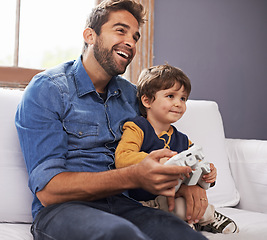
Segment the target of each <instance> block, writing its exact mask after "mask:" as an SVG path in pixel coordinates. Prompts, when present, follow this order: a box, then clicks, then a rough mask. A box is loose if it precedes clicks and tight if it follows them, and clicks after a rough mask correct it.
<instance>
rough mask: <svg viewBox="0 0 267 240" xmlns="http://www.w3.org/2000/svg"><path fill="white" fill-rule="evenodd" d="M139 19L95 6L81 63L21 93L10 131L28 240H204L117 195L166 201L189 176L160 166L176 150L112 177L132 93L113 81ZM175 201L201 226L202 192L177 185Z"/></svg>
mask: <svg viewBox="0 0 267 240" xmlns="http://www.w3.org/2000/svg"><path fill="white" fill-rule="evenodd" d="M143 17H144V13H143V7H142V5H141V4H139V3H136V2H134V1H132V0H119V1H118V0H117V1H116V0H107V1H104V2H102V3H101V4H100V5H98V6H97V7H96V8H95V9H94V10H93V12H92V14H91V16H90V17H89V20H88V23H87V27H86V29H85V30H84V34H83V36H84V42H85V44H84V50H83V54H82V56H81V58H79V59H78V60H77V61H71V62H68V63H65V64H62V65H60V66H58V67H56V68H53V69H50V70H47V71H45V72H43V73H41V74H39V75H37V76H35V77H34V78H33V80H32V81H31V83H30V84H29V86H28V87H27V89H26V91H25V94H24V97H23V99H22V102H21V104H20V105H19V107H18V111H17V114H16V126H17V129H18V133H19V138H20V143H21V147H22V152H23V154H24V158H25V162H26V165H27V169H28V172H29V187H30V189H31V190H32V192H33V194H34V200H33V206H32V208H33V209H32V211H33V217H34V223H33V227H32V233H33V236H34V238H35V239H64V240H66V239H75V240H77V239H116V240H117V239H176V238H177V239H205V238H204V237H203V236H202V235H200V234H199V233H197V232H194V231H193V230H192V229H190V228H189V227H188V226H187V225H186V224H185V223H184V222H183V221H181V220H180V219H178V218H176V217H174V216H172V215H170V214H169V213H164V212H163V211H159V210H155V209H150V208H146V207H142V206H141V205H140V204H139V203H137V202H136V201H134V200H132V199H130V198H128V197H127V196H126V195H127V194H126V193H123V192H125V191H126V190H127V189H133V188H141V187H142V188H144V189H145V190H147V191H150V192H151V193H154V194H161V195H165V196H168V197H170V199H171V200H173V199H174V186H175V185H176V184H177V179H178V177H179V174H181V173H183V174H187V173H189V172H190V169H188V168H186V167H184V168H182V167H178V166H177V167H173V166H172V167H169V166H162V165H161V164H159V163H158V162H157V161H158V160H159V159H160V158H162V157H171V156H172V155H173V152H171V151H168V150H167V149H165V150H160V151H155V152H153V153H151V154H150V155H149V156H148V157H147V158H146V159H145V160H144V161H142V162H141V163H140V164H137V165H135V166H131V167H128V168H123V169H113V163H114V151H115V148H116V146H117V143H118V141H119V140H120V137H121V127H122V125H123V123H124V122H125V121H127V120H129V119H131V118H132V117H134V116H136V115H137V114H138V104H137V99H136V89H135V86H134V85H132V84H131V83H129V82H127V81H126V80H124V79H122V78H121V77H119V76H118V74H121V73H123V72H124V71H125V70H126V67H127V66H128V64H129V63H130V62H131V60H132V59H133V57H134V55H135V52H136V43H137V41H138V39H139V38H140V33H139V27H140V25H141V24H142V23H143V22H144V20H143ZM144 176H145V177H144ZM122 193H123V194H122ZM179 194H180V195H181V196H184V197H185V198H186V200H187V203H188V215H189V216H191V219H192V220H196V221H197V219H200V217H201V216H202V215H203V213H204V211H205V208H206V205H204V201H200V199H201V198H203V197H204V198H206V193H205V191H203V190H202V189H201V188H199V187H194V188H188V187H183V188H181V191H180V192H179ZM194 199H197V200H195V201H194ZM170 204H172V201H170Z"/></svg>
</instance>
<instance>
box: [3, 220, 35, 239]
mask: <svg viewBox="0 0 267 240" xmlns="http://www.w3.org/2000/svg"><path fill="white" fill-rule="evenodd" d="M30 228H31V224H7V223H0V239H1V240H33V236H32V234H31V232H30Z"/></svg>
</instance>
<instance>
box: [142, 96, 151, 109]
mask: <svg viewBox="0 0 267 240" xmlns="http://www.w3.org/2000/svg"><path fill="white" fill-rule="evenodd" d="M141 101H142V104H143V105H144V107H145V108H150V106H151V101H150V99H149V98H148V97H147V96H146V95H143V96H142V97H141Z"/></svg>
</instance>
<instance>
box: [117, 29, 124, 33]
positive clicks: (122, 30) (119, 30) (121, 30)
mask: <svg viewBox="0 0 267 240" xmlns="http://www.w3.org/2000/svg"><path fill="white" fill-rule="evenodd" d="M117 31H118V32H121V33H124V32H125V31H124V29H123V28H118V29H117Z"/></svg>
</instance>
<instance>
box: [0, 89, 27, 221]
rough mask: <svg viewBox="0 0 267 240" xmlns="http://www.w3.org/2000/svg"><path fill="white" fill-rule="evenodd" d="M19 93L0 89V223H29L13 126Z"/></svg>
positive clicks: (24, 173) (23, 174) (23, 175)
mask: <svg viewBox="0 0 267 240" xmlns="http://www.w3.org/2000/svg"><path fill="white" fill-rule="evenodd" d="M22 93H23V92H22V91H19V90H7V89H0V110H1V111H0V132H1V134H0V183H1V184H0V193H1V200H0V222H31V221H32V216H31V203H32V194H31V192H30V190H29V188H28V175H27V171H26V167H25V163H24V160H23V157H22V153H21V150H20V145H19V140H18V136H17V131H16V127H15V123H14V119H15V113H16V108H17V105H18V103H19V101H20V99H21V96H22Z"/></svg>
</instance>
